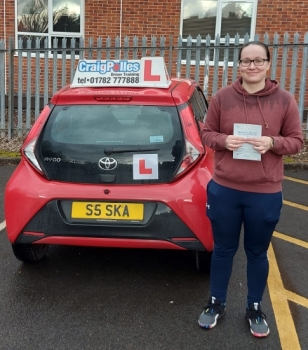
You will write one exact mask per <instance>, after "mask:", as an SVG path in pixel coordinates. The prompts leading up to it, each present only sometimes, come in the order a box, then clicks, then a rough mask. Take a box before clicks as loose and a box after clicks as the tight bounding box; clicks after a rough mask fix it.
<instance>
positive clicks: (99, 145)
mask: <svg viewBox="0 0 308 350" xmlns="http://www.w3.org/2000/svg"><path fill="white" fill-rule="evenodd" d="M206 112H207V101H206V98H205V96H204V94H203V92H202V90H201V88H200V87H199V86H198V84H197V83H196V82H195V81H194V80H191V79H180V78H169V75H168V73H167V70H166V67H165V63H164V60H163V58H161V57H144V58H142V59H140V60H79V62H78V65H77V69H76V73H75V76H74V79H73V82H72V84H71V85H68V86H66V87H64V88H62V89H61V90H60V91H58V92H57V93H56V94H55V95H54V96H53V97H52V98H51V100H50V102H49V103H48V105H47V106H45V108H44V109H43V110H42V112H41V113H40V115H39V116H38V118H37V120H36V121H35V123H34V125H33V126H32V128H31V130H30V132H29V134H28V135H27V137H26V139H25V141H24V143H23V145H22V147H21V161H20V163H19V165H18V166H17V167H16V169H15V171H14V173H13V174H12V176H11V177H10V179H9V181H8V183H7V186H6V189H5V219H6V226H7V235H8V239H9V241H10V242H11V244H12V248H13V252H14V254H15V256H16V257H17V258H18V259H19V260H21V261H23V262H36V261H40V260H41V259H42V258H43V257H44V256H45V254H46V252H47V249H48V246H49V245H54V244H56V245H76V246H88V247H116V248H153V249H178V250H192V251H195V252H196V254H195V256H196V265H197V268H198V269H200V270H201V269H203V268H204V266H205V264H206V263H207V258H208V256H209V255H210V254H209V253H211V251H212V250H213V238H212V231H211V226H210V222H209V220H208V218H207V217H206V215H205V208H206V186H207V184H208V182H209V181H210V179H211V177H212V171H213V151H212V150H211V149H209V148H207V147H205V146H203V145H202V142H201V138H200V130H201V128H202V126H203V123H204V119H205V116H206Z"/></svg>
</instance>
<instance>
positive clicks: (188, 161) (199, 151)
mask: <svg viewBox="0 0 308 350" xmlns="http://www.w3.org/2000/svg"><path fill="white" fill-rule="evenodd" d="M180 118H181V122H182V126H183V130H184V136H185V149H184V156H183V159H182V163H181V165H180V167H179V169H178V171H177V173H176V177H177V176H179V175H183V173H185V172H186V171H187V170H188V169H190V168H191V167H192V166H194V165H195V164H196V162H197V161H198V159H199V158H200V157H201V156H202V155H203V154H204V153H205V150H204V147H203V145H202V141H201V138H200V134H199V131H198V129H197V127H196V122H195V120H194V116H193V113H192V111H191V109H190V107H189V106H187V107H186V108H184V109H183V110H181V111H180Z"/></svg>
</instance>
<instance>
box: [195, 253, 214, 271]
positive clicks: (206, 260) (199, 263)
mask: <svg viewBox="0 0 308 350" xmlns="http://www.w3.org/2000/svg"><path fill="white" fill-rule="evenodd" d="M211 257H212V252H208V251H206V250H204V251H201V250H197V251H196V268H197V270H198V271H202V272H210V268H211Z"/></svg>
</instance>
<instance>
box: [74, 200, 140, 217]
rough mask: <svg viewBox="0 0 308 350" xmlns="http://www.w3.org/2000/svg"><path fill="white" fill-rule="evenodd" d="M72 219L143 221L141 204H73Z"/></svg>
mask: <svg viewBox="0 0 308 350" xmlns="http://www.w3.org/2000/svg"><path fill="white" fill-rule="evenodd" d="M71 216H72V219H96V220H138V221H141V220H143V204H140V203H106V202H73V203H72V213H71Z"/></svg>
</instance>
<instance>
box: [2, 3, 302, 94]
mask: <svg viewBox="0 0 308 350" xmlns="http://www.w3.org/2000/svg"><path fill="white" fill-rule="evenodd" d="M307 6H308V0H303V1H300V0H293V1H289V0H271V1H269V0H246V1H236V0H229V1H227V0H213V1H210V0H169V1H166V2H164V1H161V0H152V1H150V0H2V1H1V2H0V16H1V18H2V21H1V22H0V39H4V40H5V41H6V43H8V39H9V38H14V41H15V46H16V47H17V40H18V39H19V38H22V39H23V43H24V44H23V47H26V39H27V38H32V39H35V38H39V40H40V43H41V45H42V47H43V40H42V39H44V38H47V39H48V46H49V47H52V42H53V39H54V38H58V39H61V38H63V37H66V38H68V46H69V45H70V39H69V38H73V37H74V38H76V39H77V44H78V40H80V38H84V39H85V43H87V42H88V40H89V38H93V40H94V43H95V42H96V41H97V38H98V37H101V38H102V43H103V45H104V43H106V39H107V37H110V39H111V42H114V40H115V38H116V37H118V38H119V39H120V42H121V43H123V40H124V38H125V37H129V38H130V44H132V39H133V37H134V36H137V37H139V45H140V44H141V43H140V41H141V38H142V37H143V36H146V37H147V38H148V40H149V39H150V38H151V36H155V37H157V38H158V39H159V38H160V37H161V36H164V37H166V39H167V41H168V40H169V37H170V36H171V35H172V36H173V44H175V43H177V38H178V36H179V35H182V37H183V41H184V45H185V39H186V38H187V37H188V35H191V36H192V38H196V36H197V34H201V36H202V39H205V38H206V35H207V34H210V36H211V39H212V42H214V39H215V36H216V35H217V34H219V35H220V36H221V37H224V36H225V35H226V34H227V33H228V34H230V36H231V38H233V37H234V35H235V34H236V33H239V34H240V36H241V38H243V37H244V35H246V34H248V35H249V36H250V37H251V38H253V37H254V35H255V34H259V35H260V39H261V40H262V38H263V35H264V34H265V33H268V34H269V37H270V38H271V40H272V38H273V36H274V34H275V33H278V34H279V35H280V37H281V38H283V35H284V34H285V33H286V32H287V33H289V35H290V37H291V40H292V38H293V35H294V34H295V33H299V34H300V42H301V43H302V42H303V38H304V34H305V32H307V31H308V30H307V19H306V18H307ZM223 42H224V41H223V40H222V43H223ZM158 45H159V43H158ZM167 45H168V42H167ZM280 55H281V54H280ZM291 57H292V56H291ZM300 60H301V56H299V64H300ZM230 61H231V60H230ZM289 61H290V59H288V64H289ZM59 67H60V65H59ZM279 69H280V70H279ZM192 71H193V69H192ZM277 71H278V73H277V77H279V76H280V72H281V66H280V67H278V68H277ZM297 73H299V74H300V72H299V71H298V72H297ZM287 75H288V76H289V77H290V72H288V73H287ZM278 80H279V79H278ZM32 84H33V82H32ZM286 85H287V84H286ZM298 93H299V79H298V82H297V83H296V94H298Z"/></svg>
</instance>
